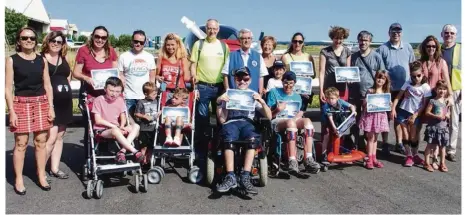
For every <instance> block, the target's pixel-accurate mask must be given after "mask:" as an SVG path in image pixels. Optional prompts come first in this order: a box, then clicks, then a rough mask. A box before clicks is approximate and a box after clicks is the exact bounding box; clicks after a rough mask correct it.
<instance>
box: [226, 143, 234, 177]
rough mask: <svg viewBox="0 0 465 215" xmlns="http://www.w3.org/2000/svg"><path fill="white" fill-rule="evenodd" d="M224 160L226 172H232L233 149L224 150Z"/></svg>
mask: <svg viewBox="0 0 465 215" xmlns="http://www.w3.org/2000/svg"><path fill="white" fill-rule="evenodd" d="M224 162H225V164H226V172H234V152H233V150H230V149H226V150H224Z"/></svg>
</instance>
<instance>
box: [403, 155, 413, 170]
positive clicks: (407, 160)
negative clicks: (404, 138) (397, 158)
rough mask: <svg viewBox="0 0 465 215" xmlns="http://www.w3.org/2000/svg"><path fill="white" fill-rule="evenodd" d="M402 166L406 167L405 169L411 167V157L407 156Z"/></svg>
mask: <svg viewBox="0 0 465 215" xmlns="http://www.w3.org/2000/svg"><path fill="white" fill-rule="evenodd" d="M404 166H406V167H411V166H413V157H412V156H407V159H405V164H404Z"/></svg>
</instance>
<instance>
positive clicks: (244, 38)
mask: <svg viewBox="0 0 465 215" xmlns="http://www.w3.org/2000/svg"><path fill="white" fill-rule="evenodd" d="M240 39H241V40H251V39H252V37H241V38H240Z"/></svg>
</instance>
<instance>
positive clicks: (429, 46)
mask: <svg viewBox="0 0 465 215" xmlns="http://www.w3.org/2000/svg"><path fill="white" fill-rule="evenodd" d="M426 48H428V49H435V48H436V46H435V45H426Z"/></svg>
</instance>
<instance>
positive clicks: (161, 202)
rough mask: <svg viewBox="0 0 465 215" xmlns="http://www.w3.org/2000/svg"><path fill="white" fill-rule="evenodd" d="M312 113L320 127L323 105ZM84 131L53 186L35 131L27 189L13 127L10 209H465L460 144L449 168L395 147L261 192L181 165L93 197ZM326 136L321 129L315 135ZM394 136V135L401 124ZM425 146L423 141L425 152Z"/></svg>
mask: <svg viewBox="0 0 465 215" xmlns="http://www.w3.org/2000/svg"><path fill="white" fill-rule="evenodd" d="M310 115H311V116H310V117H311V118H312V120H313V121H314V126H315V129H316V131H319V130H320V123H319V120H318V117H319V112H317V111H313V112H311V113H310ZM7 129H8V128H7ZM391 130H392V125H391ZM421 133H422V134H423V131H422V132H421ZM82 136H83V129H82V128H80V127H77V126H73V127H71V128H69V129H68V131H67V133H66V136H65V141H64V149H63V155H62V163H61V164H60V168H61V169H62V170H63V171H65V172H67V173H69V175H70V178H69V179H66V180H60V179H56V178H52V183H51V186H52V190H51V191H48V192H45V191H42V190H41V189H40V188H39V187H38V186H37V185H36V184H35V183H36V181H37V177H36V175H35V161H34V159H35V158H34V147H33V145H32V139H31V140H30V144H29V147H28V148H27V154H26V161H25V167H24V171H23V172H24V173H23V174H24V182H25V186H26V187H27V194H26V195H25V196H19V195H17V194H15V192H14V191H13V185H14V173H13V163H12V162H13V161H12V155H13V151H12V150H13V146H14V142H13V141H14V138H13V134H12V133H10V132H9V131H8V130H6V152H5V153H6V184H5V186H6V199H5V201H6V205H5V206H6V213H22V214H25V213H34V214H43V213H107V214H110V213H236V214H237V213H344V214H345V213H370V214H372V213H390V214H391V213H428V214H431V213H433V214H459V213H461V162H460V161H461V146H460V144H459V146H458V152H457V155H458V160H459V162H455V163H452V162H447V166H448V168H449V172H447V173H443V172H440V171H435V172H433V173H430V172H427V171H426V170H424V169H423V168H421V167H415V166H414V167H410V168H407V167H403V166H402V164H403V160H404V157H403V156H402V155H400V154H398V153H393V154H392V155H391V156H390V157H388V158H385V157H382V156H380V155H379V156H378V158H379V160H381V161H383V163H384V165H385V167H384V168H382V169H374V170H367V169H365V168H364V167H362V166H361V165H360V164H354V165H339V166H337V165H336V166H331V167H330V169H329V171H328V172H320V173H318V174H312V175H310V177H309V178H307V179H300V178H296V177H291V179H274V178H270V179H269V181H268V185H267V186H266V187H261V188H258V189H259V194H258V195H249V196H243V195H240V194H237V193H235V192H231V193H227V194H224V195H219V194H217V193H215V192H213V191H212V189H211V188H209V187H206V186H204V185H197V184H191V183H190V182H188V180H187V178H186V176H187V170H186V169H184V168H174V169H172V170H167V171H166V176H165V177H164V178H163V179H162V181H161V183H160V184H157V185H154V184H151V185H149V187H148V189H149V190H148V192H147V193H135V192H134V190H133V186H132V185H133V184H134V179H133V177H131V176H128V177H127V178H125V179H124V180H121V181H119V182H118V181H115V182H114V183H111V184H110V185H108V186H106V187H105V189H104V191H103V197H102V199H87V198H86V197H85V196H86V194H85V190H86V187H85V183H84V182H82V181H81V180H80V172H81V164H82V163H83V161H84V157H83V154H84V149H83V144H82V143H81V142H80V141H81V139H82ZM319 138H320V135H319V133H316V135H315V139H316V140H318V139H319ZM422 138H423V135H422ZM459 141H461V137H459ZM389 142H390V143H391V144H393V143H394V132H391V133H390V136H389ZM424 147H425V143H424V142H423V141H422V142H421V144H420V149H421V152H422V149H424Z"/></svg>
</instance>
